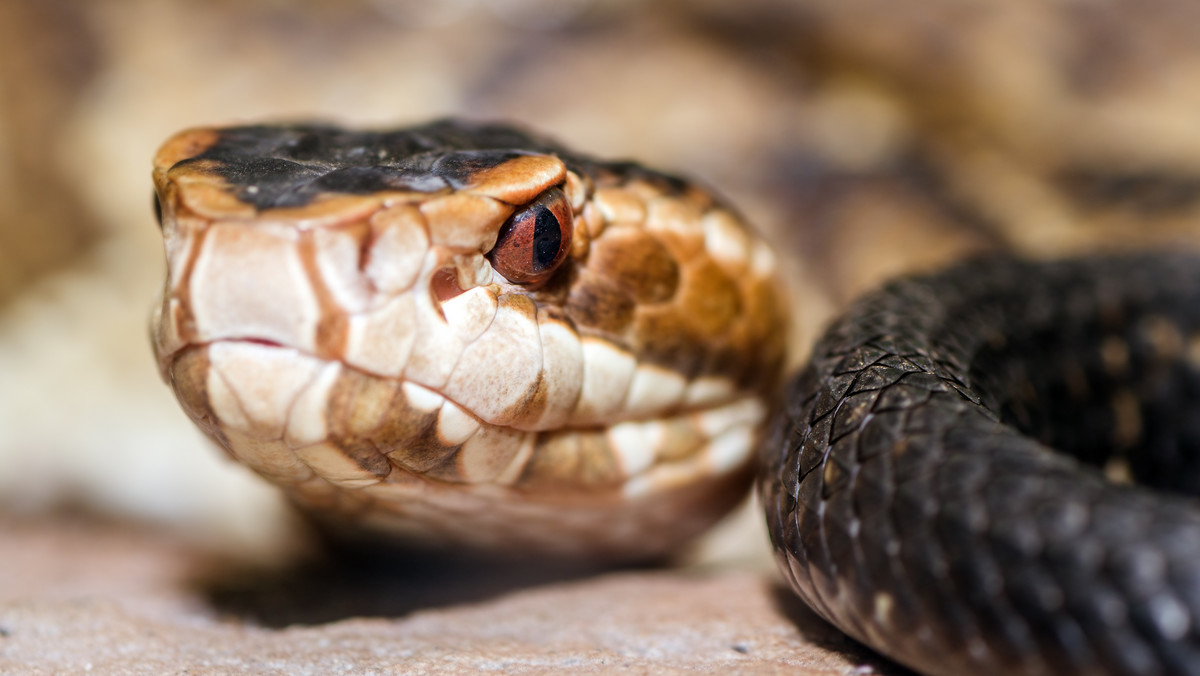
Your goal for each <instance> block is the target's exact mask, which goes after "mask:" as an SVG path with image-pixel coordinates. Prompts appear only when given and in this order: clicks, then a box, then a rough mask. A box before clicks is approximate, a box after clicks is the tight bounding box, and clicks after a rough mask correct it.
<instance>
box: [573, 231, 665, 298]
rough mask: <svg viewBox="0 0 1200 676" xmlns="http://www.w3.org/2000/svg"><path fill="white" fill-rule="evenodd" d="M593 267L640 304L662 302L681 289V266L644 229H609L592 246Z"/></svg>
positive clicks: (591, 261) (590, 263) (589, 259)
mask: <svg viewBox="0 0 1200 676" xmlns="http://www.w3.org/2000/svg"><path fill="white" fill-rule="evenodd" d="M588 266H589V267H590V268H594V269H598V270H603V271H605V273H606V277H607V278H608V279H609V280H610V281H612V282H613V283H614V284H616V285H617V286H619V287H621V289H623V290H625V291H626V292H628V293H629V294H630V295H631V296H632V297H633V299H634V301H635V302H637V303H639V304H647V303H662V302H666V301H668V300H670V299H671V297H672V296H674V295H675V291H676V289H677V288H678V287H679V264H678V263H676V262H675V259H674V258H673V257H672V256H671V254H670V252H668V251H667V250H666V248H664V247H663V245H662V244H660V243H659V241H658V240H657V239H656V238H655V237H654V236H653V235H650V234H647V233H646V232H644V231H642V230H641V229H640V228H619V227H618V228H609V229H607V230H605V232H604V235H603V236H601V237H599V238H597V239H596V240H595V241H594V242H592V245H591V255H590V257H589V258H588Z"/></svg>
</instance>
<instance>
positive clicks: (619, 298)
mask: <svg viewBox="0 0 1200 676" xmlns="http://www.w3.org/2000/svg"><path fill="white" fill-rule="evenodd" d="M635 307H636V304H635V303H634V300H633V298H631V297H630V296H629V294H627V293H625V292H624V291H622V290H621V289H620V288H618V287H617V286H616V285H615V284H613V283H612V282H610V281H609V280H608V279H607V278H606V277H601V276H599V275H597V274H594V273H592V272H591V271H590V270H587V269H585V270H581V271H580V272H579V274H578V276H577V277H576V278H575V280H574V282H573V284H572V286H571V293H570V296H569V297H568V299H567V305H566V308H565V311H566V315H567V317H569V318H570V319H571V321H573V322H574V323H575V325H576V326H578V327H579V328H580V329H581V330H583V331H585V332H595V333H600V334H604V335H610V336H619V335H621V334H622V333H624V331H625V328H626V327H627V326H629V323H630V322H631V321H632V320H633V314H634V309H635Z"/></svg>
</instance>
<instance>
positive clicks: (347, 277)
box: [152, 121, 1200, 675]
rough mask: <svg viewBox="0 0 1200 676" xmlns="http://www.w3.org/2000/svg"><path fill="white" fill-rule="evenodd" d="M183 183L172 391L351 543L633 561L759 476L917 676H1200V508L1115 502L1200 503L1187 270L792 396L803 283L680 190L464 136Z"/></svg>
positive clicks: (275, 158) (219, 437) (983, 301)
mask: <svg viewBox="0 0 1200 676" xmlns="http://www.w3.org/2000/svg"><path fill="white" fill-rule="evenodd" d="M154 179H155V184H156V188H157V198H158V205H159V214H160V222H161V224H162V228H163V235H164V239H165V243H166V254H167V279H166V282H165V285H164V287H163V291H162V294H161V298H160V301H159V302H158V303H157V304H156V306H155V312H154V319H153V329H152V333H153V343H154V349H155V353H156V355H157V359H158V364H159V367H160V369H161V372H162V374H163V377H164V378H165V379H166V381H167V382H168V383H169V384H170V385H171V387H172V388H173V389H174V391H175V394H176V396H177V397H178V399H179V401H180V403H181V404H182V406H183V408H184V410H185V411H186V412H187V414H188V415H189V416H190V417H191V419H192V420H193V421H195V422H196V424H197V425H198V426H199V427H200V428H201V429H202V430H203V431H204V432H205V433H206V434H207V435H208V436H209V437H211V438H212V439H213V440H215V441H216V442H217V443H218V444H220V445H221V446H222V447H223V448H225V449H226V450H227V451H228V452H229V453H230V454H231V455H232V456H233V457H235V458H236V459H237V460H239V461H241V462H243V463H244V464H246V465H247V466H249V467H250V468H252V469H253V470H255V471H256V472H258V473H259V474H261V475H262V476H264V477H266V478H267V479H269V480H271V481H273V482H274V483H276V484H278V485H279V486H281V487H282V488H283V489H284V490H285V491H286V492H287V493H288V494H289V495H290V496H291V497H292V498H293V499H294V500H295V501H296V502H297V503H299V504H300V505H302V506H304V507H305V508H307V509H308V510H309V511H310V512H311V513H313V514H314V515H316V516H318V517H319V518H321V519H324V520H328V521H330V522H331V523H335V524H338V526H339V527H342V528H347V529H351V530H355V531H361V532H365V533H387V534H392V535H396V536H400V537H403V538H408V539H415V540H421V541H434V542H438V543H443V544H462V545H470V546H473V547H482V548H488V549H504V550H510V551H516V552H519V553H530V552H533V553H543V552H549V553H554V554H559V555H569V556H588V557H601V558H604V559H607V560H634V559H640V558H646V557H651V556H656V555H661V554H663V553H665V552H668V551H670V550H672V549H674V548H676V547H678V546H679V545H680V544H681V543H682V542H685V541H686V540H688V539H690V538H692V537H694V536H695V535H696V534H698V533H700V532H701V531H703V530H704V529H705V528H707V527H708V526H709V525H711V524H712V523H713V522H714V521H715V520H716V519H718V518H719V517H720V516H722V515H723V514H725V513H726V512H727V511H728V510H729V509H730V508H731V507H732V506H733V505H734V504H736V503H737V502H738V500H739V499H740V498H741V496H742V495H743V493H744V491H745V489H746V487H747V486H748V484H749V482H750V480H751V477H752V474H753V472H754V470H755V469H756V468H757V469H758V476H759V478H758V485H759V491H760V494H761V495H762V497H763V502H764V506H765V508H766V517H767V522H768V525H769V527H770V531H771V537H772V539H773V541H774V544H775V546H776V556H777V559H778V562H779V564H780V568H781V570H782V571H783V573H784V575H785V577H786V578H787V579H788V581H789V582H790V584H791V585H792V587H793V588H794V589H795V590H796V591H797V592H798V593H799V594H800V596H801V597H802V598H803V599H804V600H805V601H806V602H807V603H808V604H809V605H810V606H811V607H812V608H813V609H814V610H815V611H816V612H817V613H819V614H820V615H822V616H823V617H825V618H826V619H828V620H829V621H830V622H832V623H834V624H835V625H837V626H838V627H840V628H841V629H842V630H844V631H845V632H847V633H848V634H850V635H851V636H853V637H855V638H857V639H858V640H861V641H863V642H865V643H867V644H868V645H870V646H871V647H873V648H875V649H877V650H879V651H881V652H883V653H884V654H887V655H889V656H891V657H893V658H895V659H897V660H899V661H901V662H903V663H905V664H907V665H909V666H911V667H914V668H917V669H919V670H921V671H922V672H925V673H929V674H946V675H949V674H964V673H973V674H1075V673H1078V674H1200V510H1197V508H1196V507H1195V506H1194V504H1192V503H1191V502H1189V501H1187V500H1186V499H1185V498H1182V497H1171V496H1161V495H1157V494H1152V493H1150V492H1149V491H1148V490H1146V489H1144V488H1140V487H1135V486H1130V485H1117V484H1114V483H1111V482H1109V481H1108V480H1106V479H1105V478H1104V476H1103V474H1102V472H1101V469H1100V468H1103V467H1107V468H1108V469H1109V470H1110V473H1112V471H1113V470H1114V468H1117V467H1125V468H1126V471H1127V473H1129V474H1132V476H1133V478H1135V479H1137V480H1139V481H1144V482H1146V483H1155V484H1158V485H1160V486H1164V487H1166V488H1167V489H1170V490H1174V491H1176V492H1192V493H1195V492H1197V489H1200V458H1197V457H1196V454H1195V453H1193V452H1192V451H1194V450H1195V449H1196V448H1197V447H1200V423H1198V422H1196V421H1197V417H1196V416H1194V415H1193V414H1192V413H1191V412H1190V411H1189V410H1188V407H1189V406H1190V405H1191V404H1192V403H1193V402H1194V401H1197V400H1200V338H1197V336H1198V335H1200V262H1197V261H1196V260H1195V259H1193V258H1189V257H1186V256H1181V255H1175V256H1151V255H1145V256H1138V257H1125V258H1121V257H1110V258H1104V259H1096V260H1081V261H1068V262H1060V263H1029V262H1022V261H1017V260H1013V259H994V260H989V261H983V262H975V263H970V264H967V265H964V266H962V267H959V268H956V269H952V270H949V271H946V272H943V273H939V274H937V275H933V276H929V277H924V278H916V279H907V280H902V281H898V282H895V283H894V284H892V285H890V286H888V287H887V288H885V289H883V290H881V291H879V292H877V293H875V294H873V295H869V296H867V297H866V298H864V299H862V300H860V301H859V302H857V303H855V304H854V305H853V306H852V307H851V308H850V309H849V310H848V311H847V314H846V315H845V316H844V317H843V318H842V319H841V320H839V321H838V322H837V323H835V324H834V325H833V327H832V328H831V329H830V330H829V332H828V333H827V334H826V336H825V338H824V339H823V340H822V341H821V342H820V343H819V344H818V345H817V347H816V349H815V351H814V354H813V358H812V362H811V364H810V365H809V367H808V368H807V369H806V370H804V371H803V373H801V374H800V375H799V376H798V377H797V378H796V379H795V380H793V381H792V383H791V385H789V386H788V388H787V389H786V392H785V393H784V395H783V396H782V397H780V396H779V394H778V389H777V388H778V385H779V383H780V382H781V381H782V379H781V375H782V374H781V369H782V366H783V363H784V358H785V349H786V346H787V343H786V338H785V330H784V327H785V324H786V313H785V311H784V306H783V303H782V300H781V299H782V293H781V290H780V289H779V287H778V283H779V282H778V281H777V279H776V267H775V266H776V257H775V255H774V254H773V252H772V250H771V249H770V248H769V247H768V246H767V245H766V244H765V243H764V242H763V241H762V240H760V239H759V238H757V237H756V236H755V235H754V234H753V233H752V232H751V231H750V230H749V229H748V228H747V227H746V226H745V225H744V224H743V223H742V222H741V221H740V219H739V218H738V217H737V216H736V215H735V214H734V213H733V212H732V211H731V210H730V209H729V208H727V207H725V206H723V205H722V204H721V203H720V202H719V201H718V200H717V199H715V198H713V197H712V196H711V195H709V194H708V193H707V192H705V191H703V190H701V189H699V188H698V187H696V186H694V185H692V184H689V183H687V182H685V181H682V180H680V179H678V178H674V177H670V176H667V175H664V174H661V173H658V172H655V171H651V170H648V169H645V168H643V167H641V166H639V165H636V164H632V163H611V162H601V161H597V160H595V159H592V158H589V157H585V156H581V155H577V154H575V153H572V152H570V151H568V150H566V149H564V148H562V147H560V146H557V145H555V144H554V143H552V142H549V141H546V140H544V139H541V138H539V137H537V136H534V135H531V134H528V133H526V132H523V131H519V130H516V129H513V128H509V127H505V126H499V125H479V124H468V123H463V122H456V121H443V122H435V123H432V124H428V125H425V126H421V127H413V128H409V129H404V130H399V131H393V132H352V131H346V130H343V129H339V128H336V127H332V126H321V125H276V126H251V127H231V128H206V129H193V130H189V131H185V132H183V133H180V134H178V135H176V136H175V137H173V138H172V139H170V140H169V141H168V142H167V143H166V144H165V145H164V146H163V147H162V149H161V150H160V151H159V153H158V155H157V157H156V158H155V168H154ZM771 411H776V415H775V416H774V418H773V422H772V423H771V424H770V425H769V426H766V430H767V432H766V433H765V434H764V433H763V430H764V426H765V425H764V424H765V423H766V422H767V419H768V415H769V413H770V412H771ZM760 439H762V441H761V442H760ZM1052 447H1054V448H1057V449H1059V450H1064V451H1067V452H1068V453H1069V454H1071V455H1073V456H1075V457H1070V456H1069V455H1066V454H1062V453H1056V452H1053V451H1052V450H1051V448H1052Z"/></svg>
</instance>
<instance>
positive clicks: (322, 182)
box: [179, 120, 563, 209]
mask: <svg viewBox="0 0 1200 676" xmlns="http://www.w3.org/2000/svg"><path fill="white" fill-rule="evenodd" d="M528 153H547V154H552V155H561V154H563V151H562V150H561V149H560V148H558V147H557V146H556V145H554V144H553V143H551V142H549V141H546V140H545V139H541V138H538V137H535V136H532V135H530V134H527V133H525V132H523V131H520V130H518V129H514V128H511V127H506V126H503V125H488V124H472V123H466V122H460V121H454V120H443V121H439V122H434V123H431V124H427V125H424V126H419V127H410V128H408V129H400V130H395V131H382V132H380V131H351V130H346V129H341V128H338V127H334V126H329V125H318V124H298V125H259V126H247V127H230V128H227V129H222V130H220V135H219V138H218V140H217V142H216V143H214V144H213V145H212V146H210V147H209V148H208V149H206V150H205V151H204V152H203V153H201V154H199V155H197V156H195V157H193V158H191V159H188V160H184V161H182V162H180V163H179V164H180V165H187V164H190V163H193V162H198V161H207V162H210V163H213V164H214V165H215V167H214V169H215V171H216V172H217V173H218V174H219V175H220V176H221V177H222V178H224V179H225V180H226V181H228V182H229V183H230V184H231V185H232V186H233V187H234V190H235V191H236V193H237V195H238V198H239V199H241V200H242V201H244V202H246V203H248V204H252V205H254V206H255V207H256V208H258V209H269V208H272V207H297V206H304V205H305V204H308V203H310V202H311V201H312V200H313V199H314V198H316V197H317V196H318V195H321V194H323V193H345V194H355V195H367V194H370V193H373V192H378V191H381V190H415V191H418V192H435V191H437V190H442V189H444V188H446V187H455V188H459V187H463V186H464V185H466V184H467V183H469V180H470V176H471V174H472V173H474V172H477V171H482V170H486V169H491V168H493V167H495V166H497V165H499V164H502V163H503V162H505V161H507V160H509V159H512V158H513V157H516V156H518V155H522V154H528Z"/></svg>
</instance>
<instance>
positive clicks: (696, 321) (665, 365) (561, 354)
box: [152, 121, 784, 557]
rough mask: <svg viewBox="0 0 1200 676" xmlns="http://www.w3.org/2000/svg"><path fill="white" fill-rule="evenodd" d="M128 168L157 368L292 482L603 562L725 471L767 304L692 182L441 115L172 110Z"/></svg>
mask: <svg viewBox="0 0 1200 676" xmlns="http://www.w3.org/2000/svg"><path fill="white" fill-rule="evenodd" d="M154 179H155V185H156V189H157V197H158V201H159V204H160V205H161V213H162V224H163V236H164V241H165V249H166V257H167V278H166V282H165V284H164V287H163V291H162V295H161V298H160V302H159V303H157V304H156V309H155V312H154V317H153V320H152V335H153V343H154V349H155V353H156V355H157V358H158V363H159V367H160V370H161V372H162V374H163V376H164V378H165V379H166V380H167V382H168V383H170V384H171V386H172V387H173V389H174V390H175V393H176V395H177V397H178V398H179V400H180V402H181V404H182V405H183V407H184V409H185V411H186V412H187V413H188V415H189V416H190V417H191V418H192V419H193V420H194V421H195V422H196V423H197V424H198V425H199V426H200V427H201V429H203V430H204V431H205V432H206V433H207V434H208V435H209V436H210V437H212V438H213V439H214V440H215V441H217V442H218V443H219V444H220V445H221V446H223V447H224V448H226V449H227V450H228V451H229V452H230V453H231V454H232V455H233V456H234V457H236V458H237V459H238V460H240V461H242V462H244V463H245V464H247V465H249V466H250V467H251V468H253V469H255V470H256V471H258V472H259V473H260V474H262V475H264V476H266V477H267V478H269V479H271V480H273V481H275V482H277V483H279V484H280V485H281V486H283V487H284V488H285V489H286V490H287V491H288V492H289V494H290V495H291V496H292V497H294V498H295V499H297V500H298V501H299V502H301V503H302V504H305V505H306V506H309V507H310V508H313V509H315V510H316V511H318V512H320V513H322V514H337V515H340V518H343V519H350V520H352V521H354V522H355V523H358V524H360V525H363V526H365V527H368V528H382V529H386V530H392V531H396V530H399V531H403V532H406V533H407V532H417V533H419V534H420V535H422V537H426V538H429V539H445V540H450V541H467V542H470V543H473V544H482V545H486V546H499V545H501V544H503V543H512V544H514V545H516V546H520V547H530V546H532V547H535V548H537V549H550V550H563V551H569V552H582V551H591V550H602V551H606V552H610V553H613V554H614V555H616V556H622V557H625V556H630V555H639V556H640V555H646V554H650V553H655V552H659V551H663V550H665V549H668V548H670V547H672V546H674V545H675V544H677V543H678V542H680V541H682V540H684V539H686V538H688V537H691V536H692V535H694V534H695V533H696V532H698V531H699V530H701V529H703V528H704V527H705V526H707V525H708V524H709V523H711V521H712V520H713V519H715V518H716V517H717V516H718V515H719V514H721V513H723V512H724V511H725V510H727V509H728V508H729V507H730V506H731V505H732V503H733V502H734V501H736V499H737V498H738V497H739V496H740V494H741V491H742V490H743V489H744V487H745V483H746V479H747V477H748V468H749V463H750V460H751V455H752V453H751V447H752V445H753V442H754V438H755V436H756V434H757V430H758V427H759V426H760V424H761V421H762V419H763V417H764V413H765V406H764V404H763V401H762V397H763V396H764V394H765V393H767V392H769V391H770V390H771V389H772V388H773V386H774V384H775V383H776V381H777V379H778V376H779V370H780V367H781V364H782V360H783V356H784V336H783V323H784V317H783V312H782V304H781V303H780V300H779V292H778V289H777V286H776V280H775V276H774V259H773V256H772V255H771V251H770V249H769V248H768V247H767V245H765V244H764V243H763V242H761V241H760V240H758V239H757V238H755V237H753V236H752V235H751V233H750V232H749V231H748V229H747V228H746V227H745V226H744V225H743V224H742V223H741V221H740V220H739V219H738V218H737V217H736V216H735V215H734V214H733V213H732V212H731V211H730V210H728V209H726V208H724V207H723V206H721V205H720V204H719V203H718V202H717V201H716V200H715V199H714V198H712V197H711V196H710V195H708V194H707V193H705V192H704V191H702V190H700V189H698V188H696V187H694V186H692V185H690V184H687V183H685V182H683V181H680V180H679V179H675V178H672V177H668V176H665V175H662V174H659V173H657V172H652V171H649V170H646V169H644V168H641V167H639V166H637V165H633V164H629V163H603V162H598V161H595V160H592V159H590V158H585V157H581V156H577V155H574V154H572V153H570V152H569V151H566V150H564V149H562V148H560V147H558V146H556V145H554V144H553V143H551V142H549V141H546V140H544V139H541V138H539V137H536V136H533V135H531V134H528V133H526V132H522V131H519V130H516V129H513V128H510V127H505V126H499V125H473V124H467V123H462V122H455V121H443V122H435V123H432V124H429V125H425V126H422V127H414V128H410V129H405V130H400V131H393V132H353V131H346V130H343V129H339V128H336V127H330V126H321V125H280V126H253V127H234V128H223V129H221V128H203V129H193V130H189V131H185V132H182V133H180V134H178V135H176V136H175V137H173V138H172V139H170V140H168V141H167V143H166V144H164V146H163V147H162V148H161V149H160V151H159V153H158V155H157V156H156V158H155V167H154ZM568 507H569V508H568ZM648 507H649V508H648ZM614 517H619V518H617V519H616V520H614ZM667 533H669V535H667Z"/></svg>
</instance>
